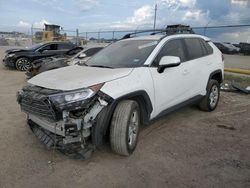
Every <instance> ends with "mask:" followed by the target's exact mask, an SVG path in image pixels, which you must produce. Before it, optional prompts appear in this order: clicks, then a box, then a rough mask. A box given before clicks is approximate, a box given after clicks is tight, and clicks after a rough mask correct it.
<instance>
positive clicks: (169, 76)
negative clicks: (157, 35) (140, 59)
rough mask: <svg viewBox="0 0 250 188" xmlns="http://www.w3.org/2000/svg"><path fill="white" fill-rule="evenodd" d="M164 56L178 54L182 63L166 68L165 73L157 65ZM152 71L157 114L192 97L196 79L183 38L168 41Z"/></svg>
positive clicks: (156, 59)
mask: <svg viewBox="0 0 250 188" xmlns="http://www.w3.org/2000/svg"><path fill="white" fill-rule="evenodd" d="M163 56H177V57H179V58H180V59H181V64H180V65H179V66H177V67H172V68H166V69H165V70H164V72H163V73H158V71H157V67H158V65H159V61H160V59H161V58H162V57H163ZM150 71H151V75H152V78H153V81H154V88H155V109H156V111H157V112H156V114H159V113H160V112H162V111H163V110H165V109H167V108H169V107H172V106H174V105H177V104H179V103H181V102H183V101H185V100H186V99H188V98H189V97H190V90H191V89H192V87H193V84H194V83H193V81H194V80H192V76H191V74H192V69H191V65H190V63H188V62H187V52H186V49H185V44H184V41H183V39H172V40H170V41H168V42H167V43H166V44H165V45H164V46H163V48H162V49H161V50H160V52H159V53H158V55H157V56H156V58H155V60H154V62H153V64H152V66H151V67H150Z"/></svg>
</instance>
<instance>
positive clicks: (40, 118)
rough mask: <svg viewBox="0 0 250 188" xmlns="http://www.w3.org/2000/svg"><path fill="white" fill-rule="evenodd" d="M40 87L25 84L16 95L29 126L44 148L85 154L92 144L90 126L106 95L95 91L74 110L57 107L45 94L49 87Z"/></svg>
mask: <svg viewBox="0 0 250 188" xmlns="http://www.w3.org/2000/svg"><path fill="white" fill-rule="evenodd" d="M41 90H44V89H42V88H41ZM41 90H39V89H38V90H37V88H35V89H34V88H32V89H30V88H28V89H24V90H23V91H22V92H19V93H18V96H17V100H18V102H19V104H20V106H21V109H22V111H24V112H25V113H26V114H27V119H28V124H29V126H30V128H31V130H32V131H33V132H34V134H35V135H36V136H37V137H38V139H39V140H40V141H41V142H42V143H44V144H45V146H46V147H47V148H57V149H59V150H60V151H63V152H64V153H65V154H70V155H71V154H76V155H79V154H80V155H81V156H86V155H85V154H87V155H89V153H90V152H92V151H93V150H94V148H95V145H94V144H93V143H92V142H91V129H92V127H93V126H94V124H95V120H96V117H97V115H98V114H99V113H100V112H101V111H102V110H103V108H105V107H106V106H107V105H108V104H109V102H110V98H105V99H104V98H103V96H104V95H103V93H102V95H99V94H98V93H97V94H96V95H95V96H94V97H92V98H91V100H88V103H83V104H84V106H83V107H81V108H79V107H77V108H76V109H77V110H72V111H70V110H67V109H64V110H60V109H57V108H56V107H55V105H54V104H53V103H52V101H50V100H49V97H48V95H47V94H46V93H50V92H51V91H43V92H41ZM50 94H51V93H50ZM52 94H54V93H53V92H52Z"/></svg>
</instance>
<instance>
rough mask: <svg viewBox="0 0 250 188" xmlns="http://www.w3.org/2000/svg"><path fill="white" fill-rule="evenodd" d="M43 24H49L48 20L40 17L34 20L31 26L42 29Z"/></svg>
mask: <svg viewBox="0 0 250 188" xmlns="http://www.w3.org/2000/svg"><path fill="white" fill-rule="evenodd" d="M44 24H50V22H48V21H47V20H45V19H42V20H41V21H38V22H34V23H33V27H34V28H41V29H43V28H44Z"/></svg>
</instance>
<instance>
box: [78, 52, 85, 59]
mask: <svg viewBox="0 0 250 188" xmlns="http://www.w3.org/2000/svg"><path fill="white" fill-rule="evenodd" d="M85 57H87V55H86V54H85V53H81V54H80V55H79V56H78V58H79V59H83V58H85Z"/></svg>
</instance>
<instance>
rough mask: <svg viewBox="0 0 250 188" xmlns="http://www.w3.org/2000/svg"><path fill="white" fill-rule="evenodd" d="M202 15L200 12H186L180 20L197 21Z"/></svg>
mask: <svg viewBox="0 0 250 188" xmlns="http://www.w3.org/2000/svg"><path fill="white" fill-rule="evenodd" d="M203 14H204V13H203V12H202V11H201V10H193V11H187V12H186V13H185V15H184V16H183V18H182V20H199V19H200V18H201V16H202V15H203Z"/></svg>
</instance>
